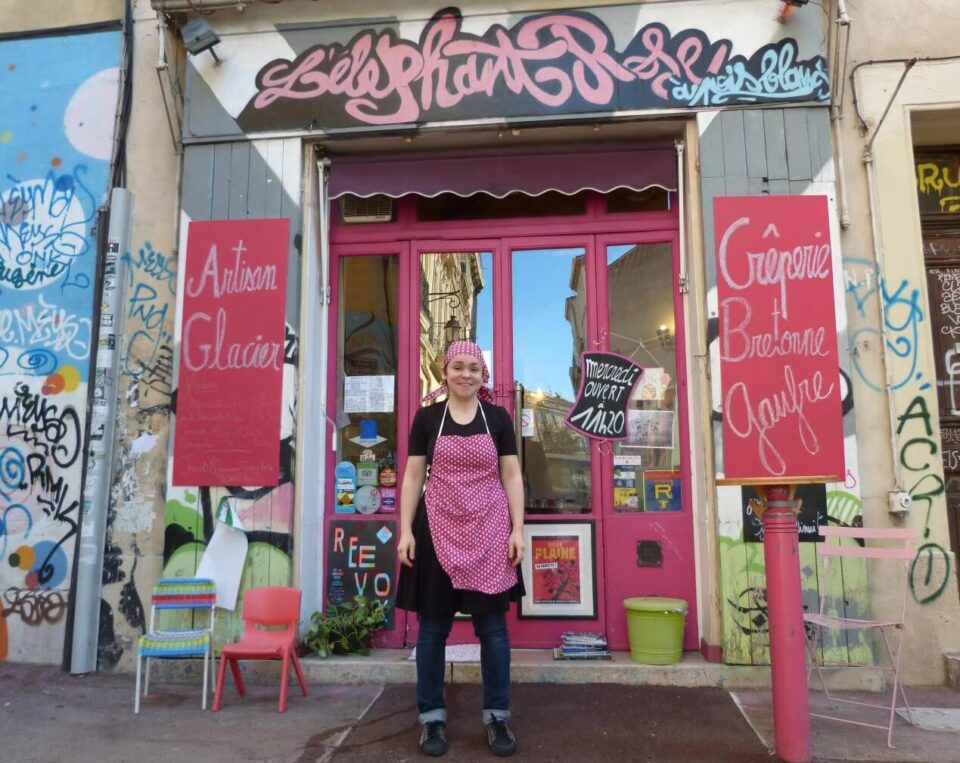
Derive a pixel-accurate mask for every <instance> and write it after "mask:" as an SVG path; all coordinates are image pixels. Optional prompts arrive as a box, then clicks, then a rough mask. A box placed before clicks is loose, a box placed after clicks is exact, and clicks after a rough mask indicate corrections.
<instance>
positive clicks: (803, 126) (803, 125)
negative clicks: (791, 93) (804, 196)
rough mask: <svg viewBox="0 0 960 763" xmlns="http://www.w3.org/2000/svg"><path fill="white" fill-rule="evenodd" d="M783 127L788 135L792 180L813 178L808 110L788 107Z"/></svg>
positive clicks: (784, 114) (788, 155) (789, 167)
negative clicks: (808, 131)
mask: <svg viewBox="0 0 960 763" xmlns="http://www.w3.org/2000/svg"><path fill="white" fill-rule="evenodd" d="M783 127H784V131H785V132H786V136H787V168H788V169H789V170H790V180H791V182H792V181H795V180H812V179H813V169H812V167H811V164H810V139H809V137H808V136H807V110H806V109H787V110H786V111H784V113H783Z"/></svg>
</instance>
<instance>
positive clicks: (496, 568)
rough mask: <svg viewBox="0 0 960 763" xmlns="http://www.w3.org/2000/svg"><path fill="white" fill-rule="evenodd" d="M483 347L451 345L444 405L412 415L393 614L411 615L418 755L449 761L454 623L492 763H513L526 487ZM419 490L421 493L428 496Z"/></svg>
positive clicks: (442, 390)
mask: <svg viewBox="0 0 960 763" xmlns="http://www.w3.org/2000/svg"><path fill="white" fill-rule="evenodd" d="M489 378H490V373H489V371H488V370H487V365H486V362H485V361H484V359H483V353H482V352H481V350H480V348H479V347H478V346H477V345H476V344H473V343H472V342H463V341H460V342H454V343H453V344H451V345H450V347H449V349H448V350H447V353H446V355H445V356H444V367H443V381H444V386H443V387H441V388H440V389H439V390H437V391H436V392H434V393H432V394H430V395H428V396H427V397H426V398H424V400H425V401H426V400H430V399H433V398H435V397H439V396H440V395H442V394H446V396H447V400H446V401H445V402H444V403H442V404H441V403H435V404H433V405H430V406H427V407H426V408H421V409H420V410H419V411H417V414H416V416H414V419H413V425H412V426H411V429H410V447H409V452H408V456H407V466H406V470H405V472H404V476H403V486H402V488H401V493H400V540H399V545H398V547H397V550H398V553H399V555H400V561H401V562H402V563H403V565H404V567H403V568H401V570H400V582H399V584H398V589H397V606H398V607H401V608H402V609H407V610H410V611H413V612H417V614H418V619H419V623H420V632H419V635H418V637H417V708H418V710H419V713H420V723H421V724H422V731H421V734H420V749H421V750H422V751H423V752H424V753H425V754H427V755H431V756H438V755H443V754H444V753H445V752H446V751H447V737H446V721H447V711H446V706H445V705H444V700H443V675H444V666H445V650H446V643H447V636H448V635H449V634H450V629H451V627H452V626H453V617H454V615H455V614H456V613H457V612H461V613H463V614H469V615H470V616H471V618H472V620H473V629H474V632H475V633H476V634H477V637H478V638H479V639H480V672H481V675H482V677H483V725H484V727H485V728H486V732H487V742H488V744H489V745H490V749H491V750H492V751H493V753H494V754H495V755H499V756H508V755H513V753H514V752H516V749H517V742H516V739H515V737H514V736H513V733H512V732H511V731H510V728H509V726H508V725H507V721H508V720H509V718H510V637H509V635H508V633H507V623H506V612H507V610H508V609H509V606H510V602H511V601H516V600H519V599H520V597H522V596H523V582H522V580H521V579H520V578H519V575H518V573H517V565H519V564H520V562H521V560H522V559H523V551H524V546H523V479H522V477H521V474H520V462H519V461H518V459H517V442H516V437H515V436H514V432H513V422H512V421H511V419H510V415H509V414H508V413H507V412H506V411H505V410H504V409H503V408H501V407H500V406H498V405H495V404H494V403H493V393H492V392H491V390H490V389H489V387H487V386H486V385H487V382H488V381H489ZM424 481H426V486H427V487H426V490H425V491H424V490H423V486H424Z"/></svg>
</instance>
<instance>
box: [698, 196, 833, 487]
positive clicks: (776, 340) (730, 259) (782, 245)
mask: <svg viewBox="0 0 960 763" xmlns="http://www.w3.org/2000/svg"><path fill="white" fill-rule="evenodd" d="M714 225H715V229H714V230H715V235H716V251H717V292H718V294H717V297H718V306H719V316H718V317H719V321H720V341H719V347H720V387H721V403H722V409H723V472H724V478H725V479H726V480H731V479H743V480H758V479H766V480H767V481H768V482H771V483H772V482H776V481H777V478H782V479H788V480H789V479H799V478H804V477H815V476H823V477H824V478H833V477H836V476H837V475H841V474H844V472H845V469H844V458H843V422H842V416H843V414H842V409H841V395H840V372H839V368H840V366H839V358H838V353H837V326H836V313H835V308H834V269H833V252H832V249H831V245H830V223H829V217H828V212H827V197H826V196H747V197H718V198H716V199H714ZM811 481H817V480H811ZM819 481H823V480H819Z"/></svg>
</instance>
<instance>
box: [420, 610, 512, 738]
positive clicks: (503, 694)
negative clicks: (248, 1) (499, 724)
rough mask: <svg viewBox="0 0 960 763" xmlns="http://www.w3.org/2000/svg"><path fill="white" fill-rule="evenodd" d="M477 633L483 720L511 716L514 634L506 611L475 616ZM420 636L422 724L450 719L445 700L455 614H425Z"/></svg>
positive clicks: (486, 721)
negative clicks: (511, 659)
mask: <svg viewBox="0 0 960 763" xmlns="http://www.w3.org/2000/svg"><path fill="white" fill-rule="evenodd" d="M472 619H473V632H474V633H476V634H477V638H479V639H480V675H481V676H482V678H483V723H484V724H487V723H489V722H490V720H491V719H492V718H497V719H500V720H504V721H505V720H508V719H509V718H510V635H509V634H508V633H507V618H506V613H505V612H491V613H490V614H486V615H473V618H472ZM419 620H420V633H419V635H418V636H417V710H419V712H420V723H427V722H429V721H443V722H446V720H447V707H446V704H445V703H444V701H443V674H444V670H445V668H446V646H447V636H449V635H450V629H451V628H452V627H453V615H447V616H443V615H441V616H427V617H425V616H421V617H420V618H419Z"/></svg>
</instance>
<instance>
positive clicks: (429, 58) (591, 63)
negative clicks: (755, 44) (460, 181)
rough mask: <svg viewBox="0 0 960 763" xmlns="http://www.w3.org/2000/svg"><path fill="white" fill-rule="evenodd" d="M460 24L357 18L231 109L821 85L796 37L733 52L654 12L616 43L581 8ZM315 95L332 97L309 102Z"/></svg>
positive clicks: (450, 12) (485, 106)
mask: <svg viewBox="0 0 960 763" xmlns="http://www.w3.org/2000/svg"><path fill="white" fill-rule="evenodd" d="M461 26H462V16H461V13H460V11H459V10H458V9H456V8H447V9H445V10H442V11H440V12H438V13H437V14H436V15H435V16H434V17H433V18H432V19H431V20H430V21H429V22H428V23H427V25H426V26H425V28H424V30H423V33H422V34H421V36H420V41H419V42H418V43H415V42H412V41H409V40H404V39H401V38H399V37H398V35H397V34H396V32H395V31H394V30H393V29H382V30H375V29H365V30H362V31H360V32H359V33H358V34H356V35H355V36H354V37H353V39H352V40H351V41H350V42H348V43H347V44H345V45H344V44H340V43H331V44H329V45H316V46H314V47H312V48H310V49H308V50H306V51H304V52H303V53H301V54H300V55H299V56H297V57H296V58H295V59H293V60H288V59H282V58H281V59H276V60H274V61H271V62H270V63H268V64H267V65H266V66H264V67H263V68H262V69H261V70H260V72H259V73H258V75H257V91H258V92H257V94H256V95H255V96H254V97H253V99H252V100H251V101H250V103H249V104H248V105H247V107H246V109H245V110H244V112H243V114H241V115H240V118H239V121H240V122H241V124H242V125H244V126H245V127H250V128H254V129H256V127H257V126H258V123H264V119H265V115H266V113H270V114H271V117H272V118H273V119H274V126H276V120H277V119H278V118H279V119H280V120H281V121H283V122H285V123H287V124H288V126H291V127H295V126H299V127H302V126H304V125H306V124H310V123H312V124H314V125H315V126H320V127H329V126H334V127H336V126H342V125H350V124H357V123H359V124H366V125H389V124H403V123H411V122H418V121H425V120H426V121H429V120H441V119H462V118H469V117H473V116H496V115H501V116H519V115H536V114H546V113H550V112H552V111H557V110H562V111H564V112H578V111H579V112H589V111H601V110H603V111H606V110H610V109H615V110H625V109H641V108H655V107H664V106H714V105H720V104H728V103H756V102H761V101H797V100H813V101H820V100H824V99H826V98H828V97H829V78H828V76H827V71H826V64H825V62H824V59H823V58H822V57H820V56H817V57H815V58H812V59H809V60H801V59H800V58H799V56H798V50H797V43H796V41H795V40H793V39H785V40H782V41H780V42H777V43H771V44H769V45H766V46H764V47H763V48H761V49H760V50H758V51H756V52H754V53H753V54H752V55H751V56H750V57H749V58H745V57H744V56H742V55H732V48H733V43H732V42H731V41H729V40H718V41H716V42H711V41H710V40H709V38H707V36H706V35H705V34H704V33H703V32H702V31H700V30H697V29H685V30H683V31H681V32H679V33H677V34H671V33H670V31H669V30H668V29H667V27H665V26H664V25H663V24H659V23H651V24H648V25H646V26H645V27H643V28H642V29H641V30H640V31H639V32H637V34H636V35H635V36H634V37H633V39H632V40H631V42H630V43H629V44H628V45H627V46H626V48H625V49H624V50H623V51H622V52H618V51H617V49H616V48H615V46H614V42H613V36H612V34H611V33H610V30H609V29H608V28H607V27H606V26H605V25H604V24H603V22H602V21H600V20H599V19H597V18H596V17H595V16H593V15H592V14H589V13H582V12H565V13H548V14H543V15H539V16H531V17H528V18H525V19H523V20H522V21H520V22H518V23H517V24H516V25H514V26H513V27H512V28H510V29H507V28H506V27H504V26H502V25H500V24H494V25H492V26H491V27H490V28H489V29H488V30H487V31H486V32H485V33H484V34H483V35H482V36H476V35H472V34H468V33H465V32H463V31H462V29H461ZM473 96H476V97H473ZM321 98H323V99H331V98H332V99H336V101H335V102H336V104H337V106H339V107H340V108H330V109H325V110H323V111H322V112H321V111H320V110H316V111H315V109H316V104H315V103H311V102H314V101H315V100H316V99H321ZM297 104H299V105H297ZM328 105H332V104H328Z"/></svg>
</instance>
